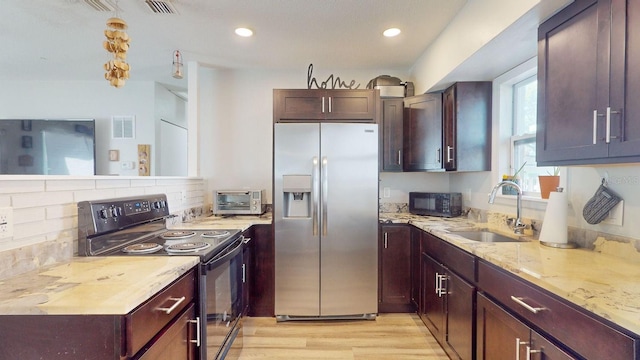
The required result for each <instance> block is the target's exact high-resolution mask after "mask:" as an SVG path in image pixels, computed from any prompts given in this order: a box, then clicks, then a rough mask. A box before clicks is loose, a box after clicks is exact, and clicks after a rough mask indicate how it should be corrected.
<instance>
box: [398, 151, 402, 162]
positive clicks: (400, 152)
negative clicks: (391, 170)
mask: <svg viewBox="0 0 640 360" xmlns="http://www.w3.org/2000/svg"><path fill="white" fill-rule="evenodd" d="M398 165H402V150H398Z"/></svg>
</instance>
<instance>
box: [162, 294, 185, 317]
mask: <svg viewBox="0 0 640 360" xmlns="http://www.w3.org/2000/svg"><path fill="white" fill-rule="evenodd" d="M185 299H186V297H185V296H183V297H181V298H173V297H170V298H169V300H171V301H175V303H174V304H173V305H171V307H168V308H157V310H160V311H164V312H165V314H167V315H168V314H171V312H172V311H173V310H175V309H176V308H177V307H178V306H180V304H182V302H183V301H185Z"/></svg>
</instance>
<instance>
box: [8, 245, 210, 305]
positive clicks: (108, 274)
mask: <svg viewBox="0 0 640 360" xmlns="http://www.w3.org/2000/svg"><path fill="white" fill-rule="evenodd" d="M198 263H199V258H198V257H197V256H135V257H130V256H110V257H97V256H96V257H76V258H73V259H71V260H70V261H69V262H66V263H63V264H58V265H54V266H51V267H46V268H42V269H38V270H35V271H32V272H28V273H24V274H21V275H18V276H15V277H12V278H8V279H5V280H0V288H2V292H1V293H0V315H93V314H100V315H125V314H127V313H129V312H131V311H132V310H133V309H135V308H136V307H137V306H139V305H140V304H142V303H143V302H145V301H146V300H147V299H149V298H150V297H152V296H153V295H154V294H156V293H157V292H158V291H160V290H162V289H163V288H165V287H166V286H167V285H169V284H170V283H171V282H173V281H174V280H176V279H177V278H178V277H180V276H181V275H183V274H185V273H186V272H187V271H189V269H191V268H193V267H194V266H195V265H197V264H198Z"/></svg>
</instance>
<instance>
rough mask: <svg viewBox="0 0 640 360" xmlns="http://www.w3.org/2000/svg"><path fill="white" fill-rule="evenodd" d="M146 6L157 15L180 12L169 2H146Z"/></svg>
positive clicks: (166, 0)
mask: <svg viewBox="0 0 640 360" xmlns="http://www.w3.org/2000/svg"><path fill="white" fill-rule="evenodd" d="M144 2H145V4H147V6H148V7H149V9H151V11H152V12H154V13H156V14H177V13H178V10H176V7H175V6H174V5H173V4H172V3H171V1H168V0H164V1H161V0H145V1H144Z"/></svg>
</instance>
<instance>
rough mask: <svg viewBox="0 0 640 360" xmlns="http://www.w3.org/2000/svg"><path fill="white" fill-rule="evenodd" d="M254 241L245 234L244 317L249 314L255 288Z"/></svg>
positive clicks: (243, 254)
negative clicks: (253, 276)
mask: <svg viewBox="0 0 640 360" xmlns="http://www.w3.org/2000/svg"><path fill="white" fill-rule="evenodd" d="M245 233H246V232H245ZM252 240H253V239H251V238H250V237H248V234H245V241H246V242H245V245H244V250H243V251H242V308H243V309H244V310H243V316H246V315H248V314H249V308H250V306H251V289H252V287H253V286H252V273H251V269H252V267H253V265H252V263H253V261H252V258H253V249H252V247H253V244H252V243H251V241H252Z"/></svg>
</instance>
